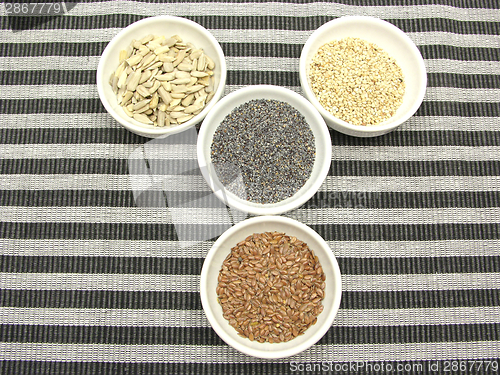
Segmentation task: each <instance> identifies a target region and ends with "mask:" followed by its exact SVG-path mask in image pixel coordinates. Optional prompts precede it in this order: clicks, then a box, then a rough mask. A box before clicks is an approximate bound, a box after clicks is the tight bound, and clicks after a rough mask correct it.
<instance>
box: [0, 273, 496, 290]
mask: <svg viewBox="0 0 500 375" xmlns="http://www.w3.org/2000/svg"><path fill="white" fill-rule="evenodd" d="M199 282H200V277H199V276H198V275H135V274H80V273H52V274H51V273H42V274H41V273H5V272H3V273H0V285H2V286H3V287H4V288H6V289H23V290H26V289H28V290H113V291H168V292H175V291H184V292H193V293H196V292H199ZM499 283H500V274H498V273H448V274H405V275H342V289H343V290H344V291H366V292H374V291H410V290H412V291H416V290H468V289H495V288H497V287H498V285H499Z"/></svg>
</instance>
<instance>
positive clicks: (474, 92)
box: [424, 64, 500, 105]
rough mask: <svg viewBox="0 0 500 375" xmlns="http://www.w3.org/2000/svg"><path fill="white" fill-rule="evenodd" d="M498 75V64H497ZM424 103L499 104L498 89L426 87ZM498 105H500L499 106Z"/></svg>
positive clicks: (499, 93)
mask: <svg viewBox="0 0 500 375" xmlns="http://www.w3.org/2000/svg"><path fill="white" fill-rule="evenodd" d="M498 73H500V64H498ZM424 100H425V101H429V102H432V101H435V102H440V101H450V102H462V103H471V102H488V103H492V102H497V103H498V102H500V89H464V88H461V87H460V88H456V87H428V88H427V89H426V92H425V98H424ZM499 105H500V104H499Z"/></svg>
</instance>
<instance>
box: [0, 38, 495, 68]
mask: <svg viewBox="0 0 500 375" xmlns="http://www.w3.org/2000/svg"><path fill="white" fill-rule="evenodd" d="M121 30H122V29H121V28H106V29H91V30H90V29H87V30H71V29H67V30H66V29H64V30H58V29H53V30H37V31H36V33H35V32H33V31H32V30H27V31H21V32H16V33H12V32H11V31H10V30H1V31H0V40H3V42H4V43H40V40H43V41H44V43H62V42H66V43H92V42H109V41H110V40H111V39H112V38H113V37H114V36H115V35H116V34H118V33H119V32H120V31H121ZM209 31H210V33H211V34H212V35H213V36H214V37H215V38H216V39H217V41H218V42H219V43H282V44H299V45H300V44H304V43H305V42H306V41H307V39H308V38H309V36H310V35H311V34H312V33H313V31H314V30H275V29H231V30H227V29H209ZM406 35H408V37H409V38H410V39H412V41H413V42H414V43H415V44H417V45H426V44H430V45H434V44H437V45H448V46H456V47H470V48H498V45H499V42H500V36H498V35H487V34H485V35H483V34H481V35H479V36H478V35H474V34H457V33H451V32H444V31H424V32H407V33H406ZM66 58H67V57H66V56H64V57H62V56H53V57H52V59H54V60H58V59H61V60H64V59H66ZM94 58H96V56H93V57H92V59H94ZM92 59H91V60H90V61H92ZM87 66H88V64H85V65H83V66H81V67H80V68H85V69H90V68H88V67H87Z"/></svg>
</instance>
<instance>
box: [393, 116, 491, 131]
mask: <svg viewBox="0 0 500 375" xmlns="http://www.w3.org/2000/svg"><path fill="white" fill-rule="evenodd" d="M498 124H500V117H461V116H413V117H411V118H410V119H408V121H407V122H406V123H405V124H403V125H402V126H401V127H399V128H398V129H396V131H410V130H413V131H439V130H444V131H446V130H457V131H463V132H465V131H467V132H481V131H497V130H498Z"/></svg>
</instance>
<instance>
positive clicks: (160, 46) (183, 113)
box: [109, 34, 215, 126]
mask: <svg viewBox="0 0 500 375" xmlns="http://www.w3.org/2000/svg"><path fill="white" fill-rule="evenodd" d="M119 60H120V62H119V65H118V68H117V69H116V71H115V72H114V73H112V74H111V77H110V79H109V84H110V85H111V87H112V88H113V91H114V93H115V94H116V95H117V98H118V103H119V104H120V105H121V106H122V107H123V110H124V111H125V113H126V114H127V115H128V116H129V117H132V118H134V119H135V120H137V121H139V122H141V123H144V124H149V125H154V126H170V125H175V124H182V123H184V122H186V121H189V120H190V119H192V118H193V117H194V116H195V115H197V114H198V113H200V112H201V111H202V110H203V108H204V107H205V105H206V104H207V103H208V102H209V101H210V100H211V99H212V97H213V96H214V94H215V92H214V78H213V75H214V73H213V70H214V68H215V63H214V61H213V60H212V59H211V58H210V57H209V56H207V55H206V54H205V53H204V52H203V50H202V49H197V48H196V47H195V46H194V45H193V44H192V43H185V42H183V40H182V39H181V38H180V37H179V36H178V35H174V36H172V37H170V38H165V37H164V36H155V35H152V34H150V35H147V36H145V37H144V38H142V39H140V40H132V42H131V43H130V45H129V46H128V47H127V48H126V49H125V50H122V51H121V52H120V56H119Z"/></svg>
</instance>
